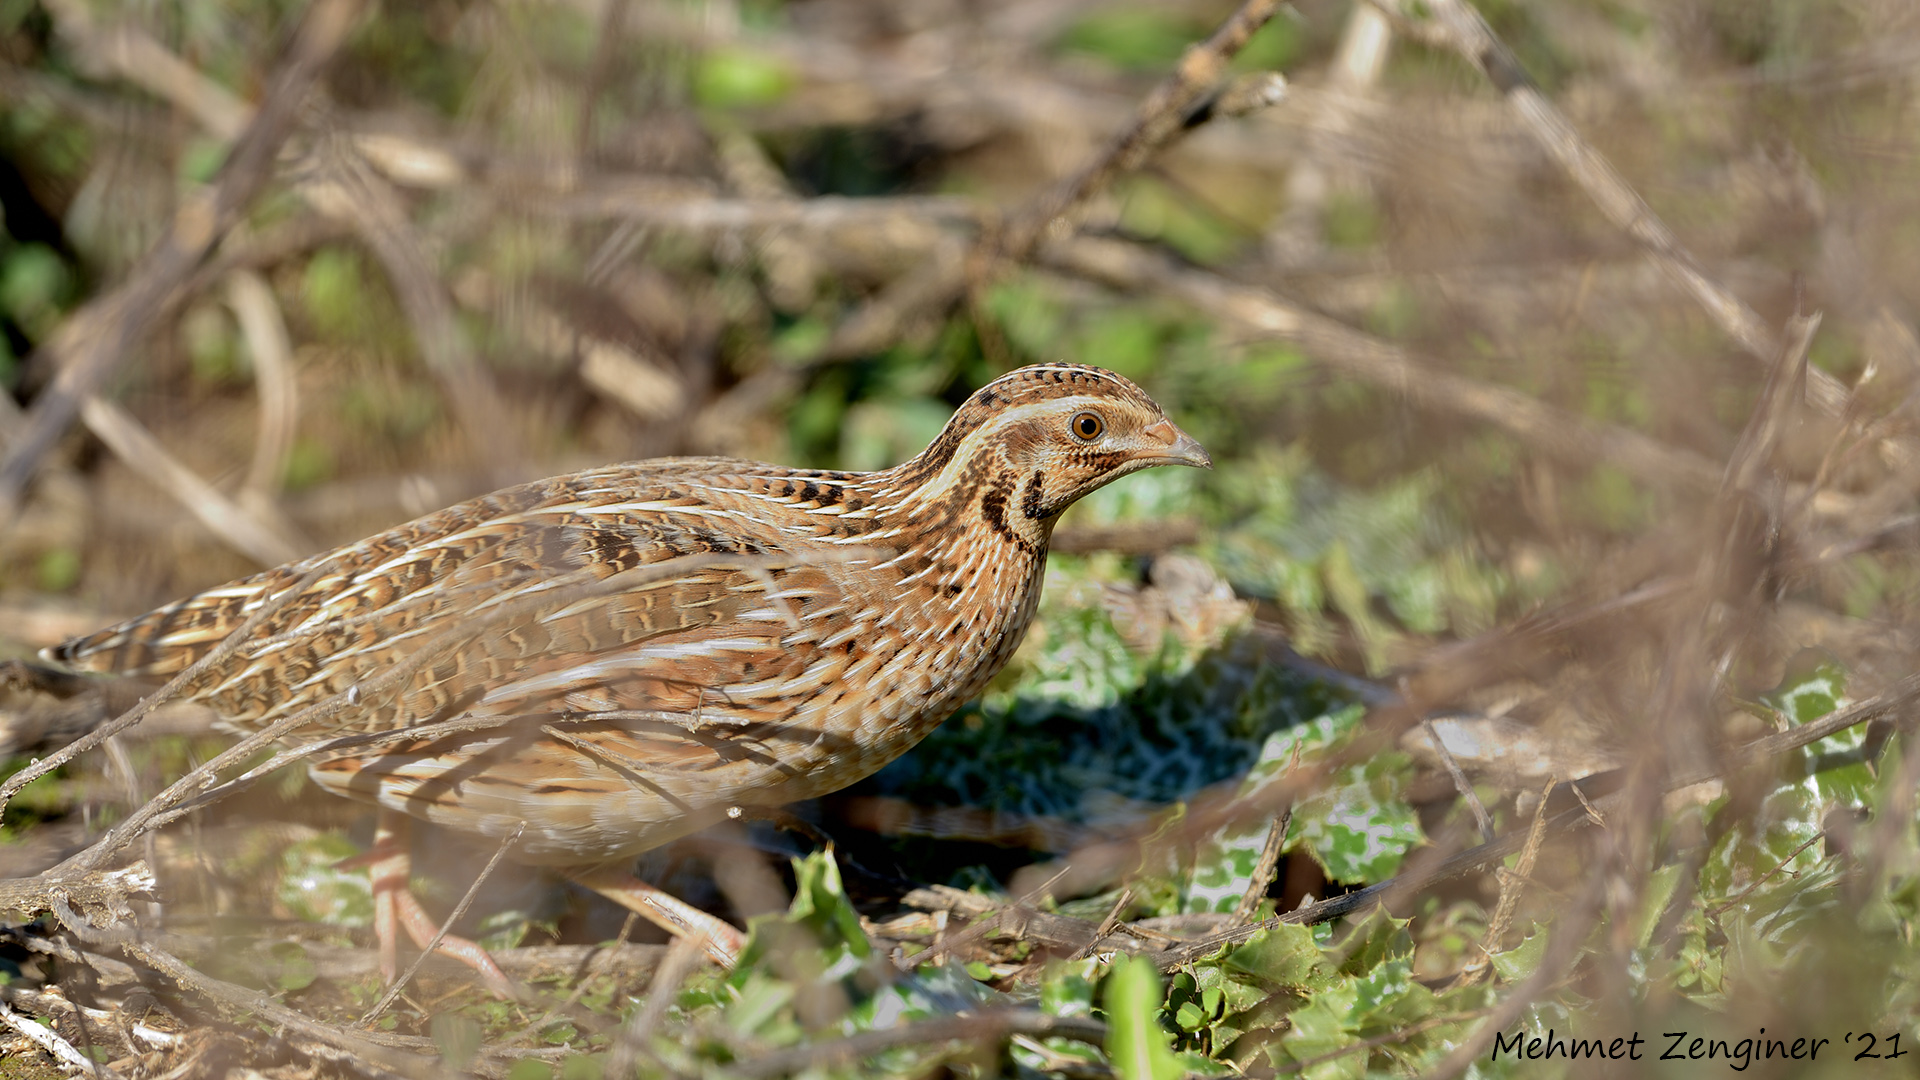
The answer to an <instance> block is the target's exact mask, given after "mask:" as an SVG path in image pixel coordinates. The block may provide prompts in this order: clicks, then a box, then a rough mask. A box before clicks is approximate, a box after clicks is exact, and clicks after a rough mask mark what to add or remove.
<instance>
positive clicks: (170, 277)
mask: <svg viewBox="0 0 1920 1080" xmlns="http://www.w3.org/2000/svg"><path fill="white" fill-rule="evenodd" d="M361 6H362V5H361V4H360V3H359V2H358V0H315V2H314V3H313V5H312V6H311V7H309V8H308V9H307V11H306V13H305V15H304V17H303V18H302V20H301V23H300V26H299V29H298V30H297V31H296V32H295V35H294V38H293V42H292V44H291V45H290V46H289V48H288V50H287V53H286V55H285V57H284V58H283V59H282V61H281V62H280V63H278V64H276V65H275V67H274V72H273V77H272V80H271V82H270V83H269V85H268V88H267V92H266V96H265V98H264V99H263V100H262V102H261V104H260V107H259V109H258V110H257V111H256V112H255V113H254V116H253V119H252V121H251V122H250V123H249V124H248V125H247V128H246V130H245V131H244V132H242V133H241V134H240V135H239V136H238V138H237V140H236V141H235V142H234V144H233V148H232V150H231V152H230V153H229V155H228V158H227V163H226V166H225V167H224V168H223V170H222V171H221V174H220V178H219V180H218V182H217V183H216V184H215V185H214V186H213V187H212V188H211V189H209V190H205V191H202V192H198V193H196V194H194V195H193V196H191V197H189V198H188V199H187V201H186V203H185V204H184V205H182V206H181V208H180V210H179V211H178V212H177V213H176V214H175V215H174V218H173V224H172V227H171V228H170V229H169V230H168V232H167V235H166V237H165V238H164V239H163V240H162V241H161V243H160V244H159V246H157V247H155V248H154V249H153V250H152V251H150V252H148V253H147V256H146V258H144V259H142V260H141V262H140V265H139V266H138V267H136V268H135V270H134V272H133V273H132V275H131V276H130V277H129V278H128V279H127V281H126V282H125V283H124V284H122V285H121V286H120V287H119V288H117V289H115V290H113V291H112V292H109V293H107V294H105V295H103V296H101V297H99V298H97V299H95V300H92V301H90V302H89V303H88V304H87V305H86V306H85V307H83V308H81V309H80V310H79V311H77V312H75V313H74V314H73V315H72V316H70V317H69V318H68V319H67V321H66V322H65V324H64V325H63V327H62V329H61V331H60V334H59V336H58V337H56V338H55V339H54V340H53V341H50V342H49V343H48V344H47V345H46V346H45V349H46V355H45V357H44V358H43V362H46V363H48V365H49V366H51V367H53V368H54V369H55V370H57V371H58V375H57V376H56V377H55V379H54V382H53V385H52V386H50V387H48V389H47V390H46V391H45V392H44V393H42V394H41V396H40V397H39V399H38V400H37V401H35V403H34V406H33V408H32V409H31V410H29V412H28V416H27V420H26V424H25V426H24V429H23V430H22V432H21V433H20V434H19V435H18V436H17V437H15V438H14V439H13V440H12V445H11V446H9V447H8V448H7V451H6V454H5V456H4V457H0V521H8V520H12V519H13V518H15V517H16V516H17V515H18V513H19V505H20V499H21V493H22V491H23V490H24V489H25V487H26V485H27V483H28V482H29V481H30V480H31V479H32V476H33V474H34V472H35V471H36V470H37V469H38V468H39V465H40V460H41V458H42V457H43V456H44V455H45V454H46V452H47V451H48V450H49V449H51V448H52V446H53V444H54V442H55V440H57V439H58V438H59V437H60V436H61V435H62V434H64V433H65V432H66V430H67V428H68V426H69V425H70V424H72V422H73V420H74V419H75V417H77V416H78V415H79V412H80V407H81V403H82V402H83V401H84V400H85V399H86V398H87V397H89V396H90V395H92V394H93V393H95V392H96V391H97V390H98V389H99V388H100V387H101V386H102V385H103V384H104V383H105V382H106V380H107V379H108V378H109V377H110V376H111V375H112V374H113V373H114V372H115V371H116V370H118V369H119V368H120V367H121V366H122V365H123V364H125V363H126V362H127V361H128V360H129V359H130V358H131V355H132V352H133V349H134V345H135V343H136V342H138V341H139V339H140V336H141V335H142V334H143V333H145V331H146V329H147V327H148V326H150V325H151V324H152V323H153V322H154V321H155V320H156V319H157V318H159V316H160V315H161V313H162V312H163V311H164V310H165V309H166V308H167V307H169V306H170V305H172V304H173V303H175V302H177V301H178V299H179V298H180V296H181V286H182V284H184V283H185V281H186V280H187V279H188V277H189V275H190V273H191V271H192V270H193V269H194V268H195V267H196V266H198V265H199V264H200V262H201V261H202V260H204V259H205V258H206V256H207V254H208V253H209V252H211V251H212V250H213V248H214V246H215V245H216V244H218V243H219V242H220V241H221V240H222V239H223V238H224V237H225V236H226V235H227V233H228V232H229V231H231V230H232V229H233V227H234V226H235V225H236V224H238V222H239V221H240V218H241V217H242V216H243V215H244V214H245V213H246V212H247V209H248V208H249V207H250V206H251V205H252V203H253V200H254V198H255V196H257V195H258V194H259V193H260V191H261V190H262V189H263V188H264V187H265V186H266V185H267V183H268V182H269V181H270V180H271V179H272V177H273V172H274V162H275V159H276V158H277V156H278V154H279V151H280V146H281V144H282V143H284V142H285V141H286V139H287V137H288V136H289V135H291V134H292V132H293V128H294V126H295V124H296V123H297V121H298V118H299V114H300V110H301V108H302V106H303V105H304V104H305V102H306V99H307V95H308V93H309V91H310V90H311V89H312V88H313V85H314V83H315V82H316V81H318V79H319V77H320V74H321V72H322V71H323V70H324V69H325V67H326V65H327V62H328V61H329V60H331V59H332V58H333V54H334V52H335V51H336V50H337V49H338V48H339V47H340V44H341V42H342V41H344V40H345V39H346V36H347V33H348V31H350V30H351V29H352V28H353V26H354V24H355V23H356V22H357V21H358V19H359V15H360V9H361Z"/></svg>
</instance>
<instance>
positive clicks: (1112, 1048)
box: [1102, 956, 1186, 1080]
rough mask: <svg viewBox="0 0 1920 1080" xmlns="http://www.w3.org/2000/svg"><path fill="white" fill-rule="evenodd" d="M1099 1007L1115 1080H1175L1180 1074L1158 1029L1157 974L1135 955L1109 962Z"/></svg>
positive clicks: (1159, 999)
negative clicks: (1103, 1014) (1104, 1019)
mask: <svg viewBox="0 0 1920 1080" xmlns="http://www.w3.org/2000/svg"><path fill="white" fill-rule="evenodd" d="M1102 1000H1103V1003H1104V1004H1105V1006H1106V1010H1107V1045H1106V1049H1107V1059H1108V1060H1109V1061H1111V1062H1112V1063H1113V1069H1114V1071H1115V1072H1116V1073H1118V1074H1119V1075H1120V1077H1121V1080H1180V1078H1181V1077H1182V1076H1184V1075H1185V1071H1186V1070H1184V1069H1183V1068H1181V1066H1180V1062H1179V1061H1178V1060H1177V1059H1175V1057H1174V1055H1173V1044H1172V1041H1171V1039H1170V1038H1169V1036H1168V1034H1167V1032H1166V1031H1165V1030H1164V1029H1163V1028H1161V1026H1160V1020H1159V1013H1160V1005H1161V1003H1162V1001H1163V1000H1164V998H1163V997H1162V994H1161V989H1160V973H1159V972H1158V971H1156V970H1154V967H1153V964H1152V963H1151V962H1150V961H1148V960H1146V959H1144V958H1142V957H1138V956H1129V957H1126V958H1124V959H1121V960H1117V961H1115V962H1114V965H1113V971H1112V973H1111V974H1109V975H1108V976H1107V981H1106V987H1105V994H1104V997H1103V999H1102Z"/></svg>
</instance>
